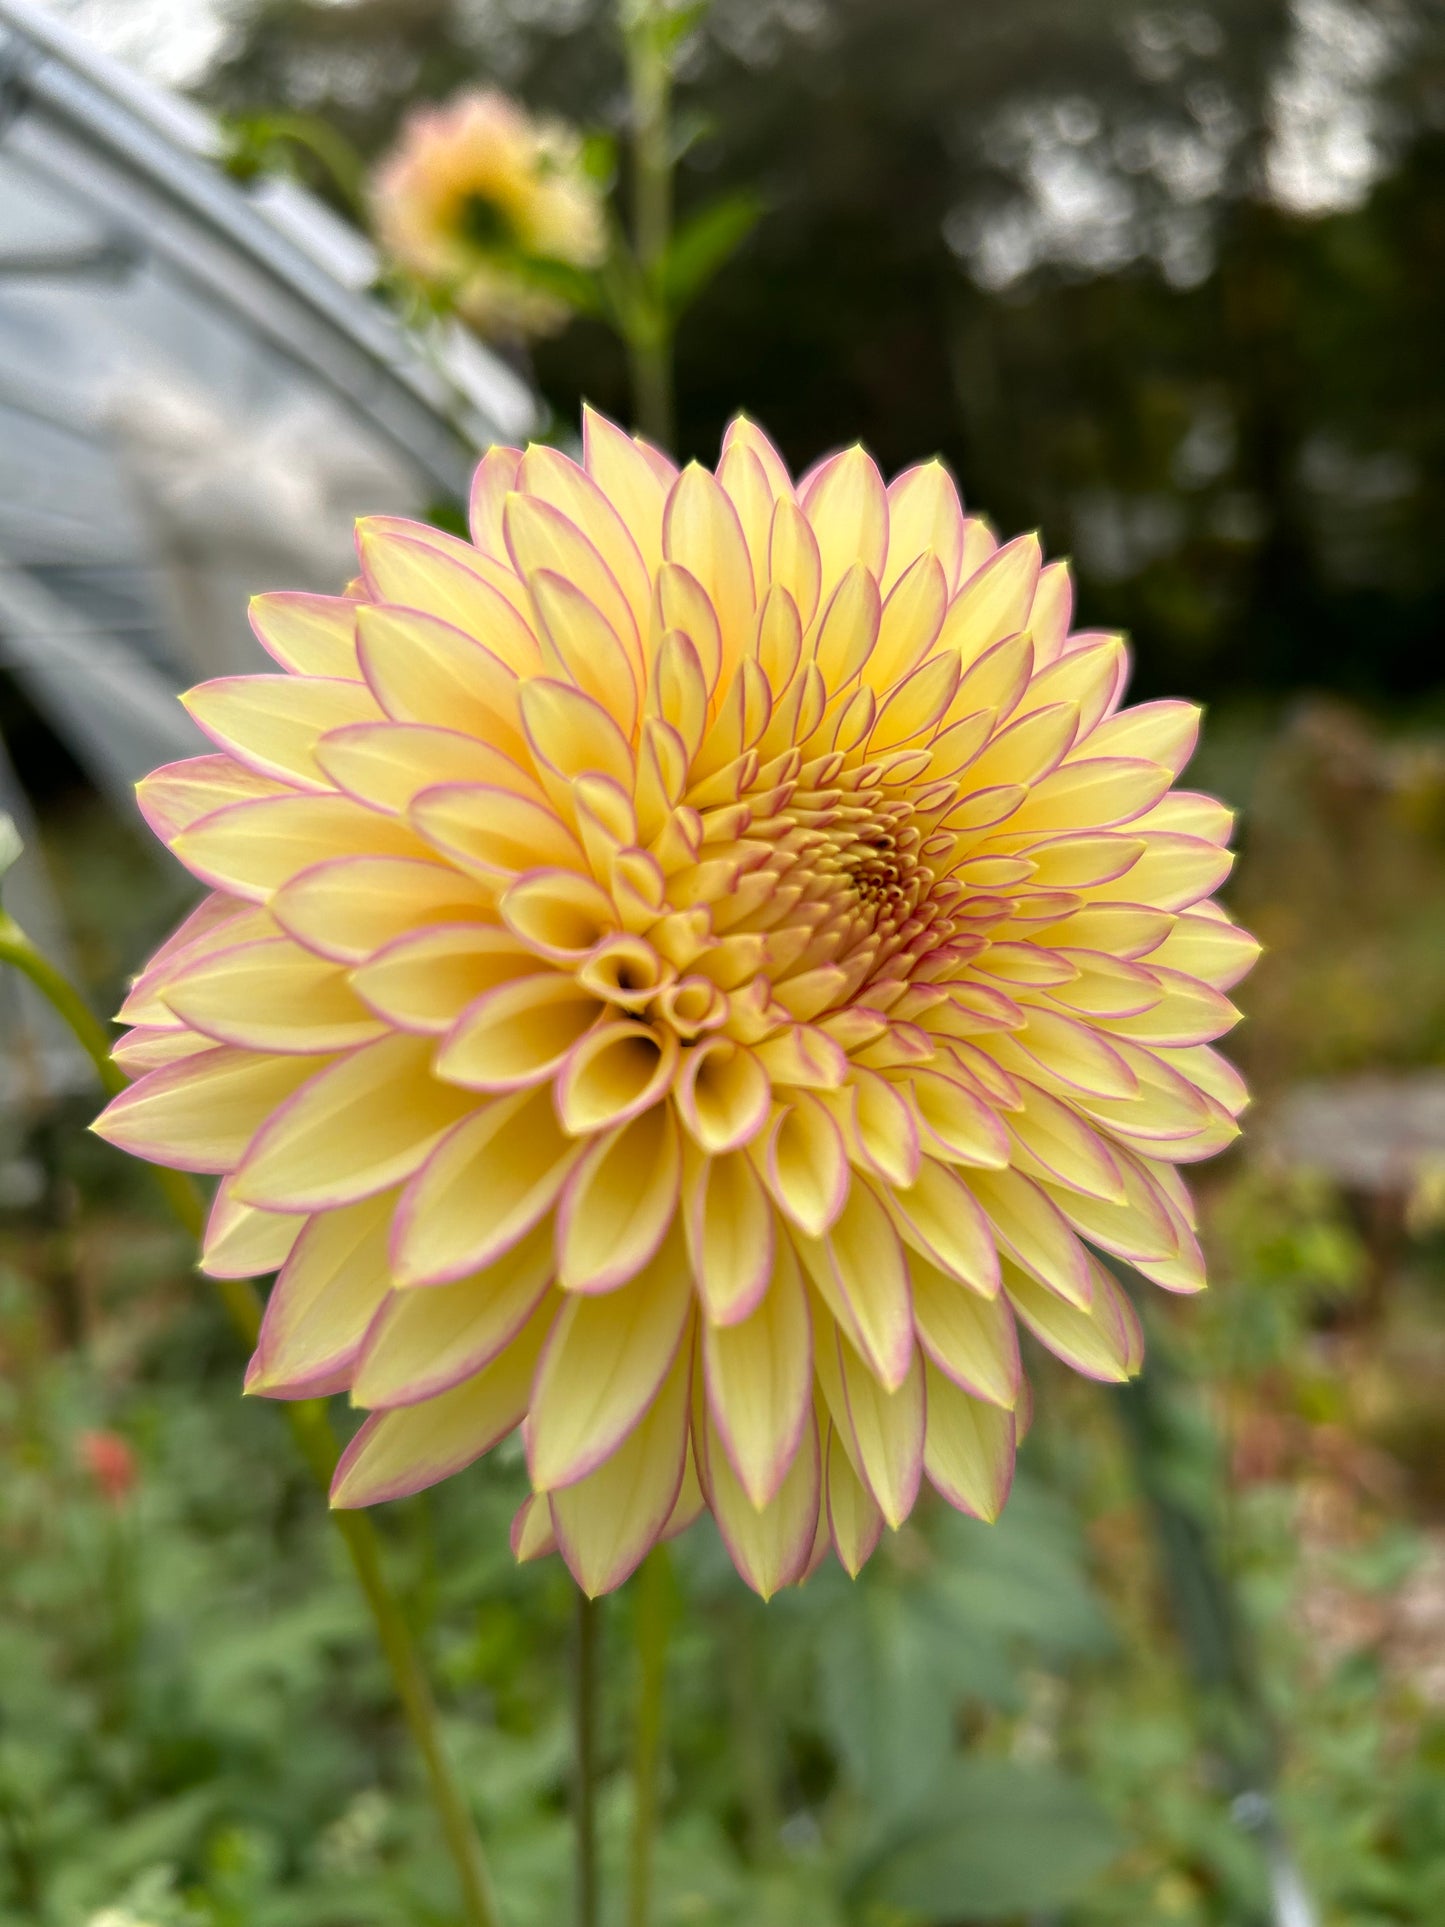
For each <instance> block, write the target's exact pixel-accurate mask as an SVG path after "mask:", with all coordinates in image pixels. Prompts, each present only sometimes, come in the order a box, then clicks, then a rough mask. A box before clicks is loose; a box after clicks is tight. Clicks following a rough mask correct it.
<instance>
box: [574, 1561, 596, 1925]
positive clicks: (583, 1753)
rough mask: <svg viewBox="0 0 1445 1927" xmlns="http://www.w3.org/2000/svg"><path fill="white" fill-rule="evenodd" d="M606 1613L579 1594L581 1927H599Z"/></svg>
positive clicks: (577, 1784)
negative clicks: (601, 1648)
mask: <svg viewBox="0 0 1445 1927" xmlns="http://www.w3.org/2000/svg"><path fill="white" fill-rule="evenodd" d="M601 1619H602V1608H601V1607H600V1606H599V1605H598V1603H597V1601H596V1600H595V1599H589V1598H588V1597H587V1595H586V1593H585V1592H583V1591H582V1590H581V1589H580V1587H579V1589H578V1592H577V1655H576V1659H577V1690H576V1696H575V1700H574V1709H575V1717H576V1722H577V1727H576V1739H575V1746H576V1776H577V1777H576V1781H575V1783H574V1787H573V1797H574V1806H575V1833H576V1842H575V1845H576V1854H577V1927H597V1918H598V1914H597V1640H598V1632H599V1630H600V1626H601Z"/></svg>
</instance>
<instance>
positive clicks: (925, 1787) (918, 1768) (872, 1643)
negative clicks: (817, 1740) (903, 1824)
mask: <svg viewBox="0 0 1445 1927" xmlns="http://www.w3.org/2000/svg"><path fill="white" fill-rule="evenodd" d="M930 1630H931V1629H930V1628H929V1627H928V1625H927V1624H926V1622H925V1621H923V1620H922V1619H921V1617H920V1615H919V1613H918V1612H917V1611H916V1610H915V1602H914V1600H913V1599H912V1598H911V1597H910V1595H909V1594H908V1593H907V1592H904V1591H900V1590H899V1589H898V1588H896V1587H894V1586H887V1585H878V1584H871V1585H864V1586H860V1587H859V1588H858V1589H857V1591H856V1592H854V1593H853V1594H852V1595H851V1597H849V1598H848V1599H847V1600H845V1601H844V1602H843V1606H842V1609H841V1610H839V1611H838V1612H836V1613H834V1614H833V1615H832V1617H831V1618H830V1620H829V1622H828V1623H827V1625H826V1626H825V1627H824V1629H823V1633H822V1636H821V1639H820V1641H819V1647H818V1665H819V1669H820V1675H821V1681H822V1686H823V1695H822V1707H823V1716H824V1719H825V1720H826V1722H827V1725H828V1727H829V1730H830V1733H831V1736H832V1738H833V1741H834V1743H835V1745H836V1746H837V1748H838V1751H839V1752H840V1753H841V1755H842V1756H843V1760H844V1762H845V1764H846V1765H847V1768H848V1772H849V1776H850V1777H851V1778H852V1780H853V1781H854V1782H855V1783H856V1785H857V1786H858V1788H859V1789H860V1791H861V1792H862V1793H863V1794H864V1795H865V1796H866V1798H867V1801H868V1806H869V1810H870V1811H871V1812H873V1813H875V1814H879V1813H883V1814H892V1813H901V1812H906V1811H908V1810H909V1809H910V1808H912V1807H914V1806H916V1804H917V1803H918V1802H919V1801H920V1800H924V1799H926V1798H927V1796H928V1793H929V1790H930V1788H931V1787H932V1786H933V1785H934V1784H935V1782H936V1779H937V1776H938V1774H939V1772H940V1771H941V1770H942V1769H943V1768H944V1767H945V1765H946V1764H947V1761H948V1757H949V1754H950V1753H951V1752H952V1750H953V1698H952V1695H951V1693H950V1692H949V1690H948V1685H947V1683H946V1682H944V1681H941V1680H940V1679H939V1677H938V1669H937V1657H938V1655H937V1651H936V1643H935V1641H934V1640H933V1639H932V1638H931V1637H930Z"/></svg>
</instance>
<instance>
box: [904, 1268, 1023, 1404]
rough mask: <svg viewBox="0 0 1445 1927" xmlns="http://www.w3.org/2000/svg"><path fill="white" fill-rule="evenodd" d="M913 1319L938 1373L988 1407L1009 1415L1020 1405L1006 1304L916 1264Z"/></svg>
mask: <svg viewBox="0 0 1445 1927" xmlns="http://www.w3.org/2000/svg"><path fill="white" fill-rule="evenodd" d="M910 1269H911V1271H912V1273H913V1317H914V1322H915V1323H916V1325H917V1327H918V1342H919V1343H920V1344H921V1345H922V1347H923V1349H924V1351H925V1352H927V1354H928V1356H929V1358H930V1359H932V1361H933V1363H934V1364H935V1365H936V1366H937V1367H938V1368H939V1370H940V1371H942V1372H944V1373H946V1374H947V1376H948V1377H949V1378H951V1379H952V1380H953V1381H954V1383H955V1384H957V1385H961V1386H962V1387H963V1388H964V1390H965V1391H967V1392H971V1393H972V1394H973V1396H974V1397H975V1398H981V1399H983V1400H985V1401H986V1402H987V1403H988V1404H990V1405H997V1406H999V1407H1001V1408H1002V1409H1003V1410H1005V1411H1011V1410H1012V1409H1013V1407H1014V1405H1015V1404H1016V1403H1017V1402H1018V1395H1019V1382H1020V1365H1019V1341H1018V1333H1017V1331H1016V1330H1015V1328H1014V1321H1013V1315H1012V1313H1011V1312H1010V1311H1009V1308H1008V1304H1007V1302H1006V1301H1005V1300H1004V1299H1003V1298H1002V1296H1000V1297H998V1298H980V1297H979V1295H978V1293H977V1292H973V1291H970V1290H968V1288H967V1287H966V1286H964V1285H961V1284H959V1283H958V1281H957V1280H956V1279H954V1278H946V1277H945V1276H944V1274H943V1273H942V1272H941V1271H939V1270H938V1269H937V1267H936V1266H934V1265H931V1264H929V1262H928V1261H927V1259H926V1258H915V1259H914V1260H913V1261H912V1264H911V1266H910Z"/></svg>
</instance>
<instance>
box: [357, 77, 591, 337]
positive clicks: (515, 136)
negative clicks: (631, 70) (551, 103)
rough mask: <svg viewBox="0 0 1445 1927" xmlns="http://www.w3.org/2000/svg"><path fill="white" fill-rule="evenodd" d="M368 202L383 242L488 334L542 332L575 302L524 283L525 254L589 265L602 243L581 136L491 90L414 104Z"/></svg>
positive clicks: (386, 249) (556, 323) (397, 258)
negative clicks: (520, 265) (433, 104)
mask: <svg viewBox="0 0 1445 1927" xmlns="http://www.w3.org/2000/svg"><path fill="white" fill-rule="evenodd" d="M372 205H373V209H374V213H375V220H376V231H377V238H378V240H379V241H380V243H381V246H382V249H383V251H384V252H385V253H387V254H389V255H390V256H391V258H392V259H393V260H395V261H396V262H398V263H399V264H400V265H401V266H402V267H403V268H405V269H406V270H407V271H408V272H409V273H410V274H412V275H414V276H415V278H416V279H417V280H419V281H421V282H423V283H424V284H426V285H428V286H430V287H432V288H435V289H438V290H440V291H442V292H443V293H445V294H446V295H447V296H448V297H449V298H450V299H451V300H452V302H453V303H454V304H455V306H456V308H457V310H458V312H459V313H460V314H462V315H463V316H464V317H465V318H466V319H467V320H468V321H470V322H471V323H472V324H473V325H474V326H475V327H477V328H478V329H480V330H481V331H482V332H483V333H485V334H490V335H503V336H506V335H528V334H545V333H548V332H549V331H551V330H552V329H555V328H558V327H560V326H561V325H562V323H563V322H564V321H565V320H566V319H567V317H568V315H569V313H570V312H571V310H570V309H569V308H568V307H567V306H566V305H565V304H564V303H562V302H559V301H558V300H556V299H555V298H554V297H553V296H552V295H550V294H548V293H546V292H545V291H542V290H539V289H538V288H537V287H536V286H534V285H532V284H530V283H529V282H528V281H527V279H526V278H525V276H524V275H523V274H521V273H520V272H519V268H518V256H523V257H526V258H528V259H531V260H542V261H552V262H561V263H564V264H566V265H567V266H570V267H579V268H589V267H596V266H597V265H598V263H599V262H600V261H601V259H602V256H603V254H604V252H605V250H606V228H605V218H604V211H603V199H602V194H601V191H600V189H599V188H598V186H597V185H596V183H595V182H594V181H592V180H591V179H590V178H589V177H588V175H587V173H586V171H585V169H584V168H583V165H582V144H581V142H580V140H579V139H578V137H577V135H576V134H575V133H574V132H573V131H572V130H571V129H570V128H568V127H565V126H563V125H562V124H561V123H560V122H556V121H538V120H534V119H532V117H531V116H530V115H529V114H528V113H527V112H526V110H525V109H524V108H523V107H521V106H520V105H519V104H518V103H517V102H516V101H513V100H509V99H508V98H507V96H506V95H505V94H500V93H495V92H487V93H467V94H462V95H460V96H459V97H458V98H457V99H456V100H454V101H452V102H451V103H450V105H448V106H446V107H424V108H422V109H420V110H419V111H418V112H417V113H415V114H413V115H412V116H411V117H410V119H409V120H408V121H407V122H406V124H405V126H404V127H403V129H402V132H401V136H400V139H399V140H398V142H397V144H396V146H395V147H394V148H393V149H392V151H391V153H390V155H389V156H388V157H387V159H385V160H384V161H383V162H382V164H381V166H380V167H379V168H378V170H377V173H376V176H375V179H374V182H373V185H372Z"/></svg>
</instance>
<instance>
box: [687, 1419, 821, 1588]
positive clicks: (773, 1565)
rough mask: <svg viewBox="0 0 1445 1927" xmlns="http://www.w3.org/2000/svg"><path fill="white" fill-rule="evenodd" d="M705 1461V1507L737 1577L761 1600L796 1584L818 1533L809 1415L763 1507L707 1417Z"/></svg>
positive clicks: (816, 1468) (813, 1429) (814, 1436)
mask: <svg viewBox="0 0 1445 1927" xmlns="http://www.w3.org/2000/svg"><path fill="white" fill-rule="evenodd" d="M703 1459H704V1467H703V1479H704V1485H705V1489H706V1491H707V1496H708V1503H709V1504H710V1505H711V1507H712V1512H713V1517H714V1518H715V1519H716V1520H717V1525H718V1530H719V1532H721V1534H722V1537H723V1543H724V1545H725V1546H726V1547H727V1549H728V1556H729V1557H730V1558H731V1560H732V1562H733V1564H734V1565H735V1566H736V1567H737V1570H738V1572H739V1574H740V1575H741V1576H742V1578H743V1579H744V1580H745V1581H746V1582H747V1584H748V1585H750V1586H751V1587H752V1589H753V1591H754V1592H756V1593H760V1594H761V1595H762V1597H763V1598H764V1599H771V1598H772V1596H773V1594H774V1593H775V1592H777V1590H778V1589H779V1587H781V1586H791V1585H795V1584H796V1583H797V1581H798V1580H799V1579H801V1578H802V1576H803V1573H804V1571H805V1570H806V1568H807V1564H808V1558H809V1555H810V1553H811V1552H812V1550H813V1541H814V1538H815V1536H816V1534H817V1528H818V1502H819V1498H820V1485H821V1479H820V1476H819V1475H820V1465H819V1451H818V1428H817V1426H816V1424H815V1423H814V1422H813V1416H812V1413H811V1411H810V1412H809V1413H808V1415H807V1418H806V1420H805V1422H804V1427H803V1438H802V1443H801V1444H800V1445H799V1447H798V1450H797V1452H796V1453H795V1454H794V1456H793V1461H792V1463H791V1465H790V1466H789V1467H788V1470H787V1473H786V1475H785V1476H784V1479H783V1482H782V1484H781V1485H780V1486H779V1487H778V1490H777V1492H776V1493H775V1494H774V1496H773V1497H772V1499H771V1500H770V1501H769V1502H768V1504H767V1505H765V1506H763V1507H761V1508H759V1507H757V1506H755V1505H754V1504H753V1502H752V1500H751V1499H750V1498H749V1497H748V1495H747V1493H746V1491H745V1490H744V1488H743V1485H742V1482H741V1481H740V1480H739V1478H738V1476H737V1473H736V1472H734V1470H733V1468H732V1463H731V1461H730V1460H729V1458H728V1455H727V1450H726V1448H725V1446H724V1445H723V1442H722V1439H721V1438H720V1437H719V1435H718V1430H717V1427H716V1425H715V1424H714V1422H713V1420H712V1418H711V1417H709V1418H708V1419H707V1420H706V1422H705V1427H704V1449H703Z"/></svg>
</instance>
